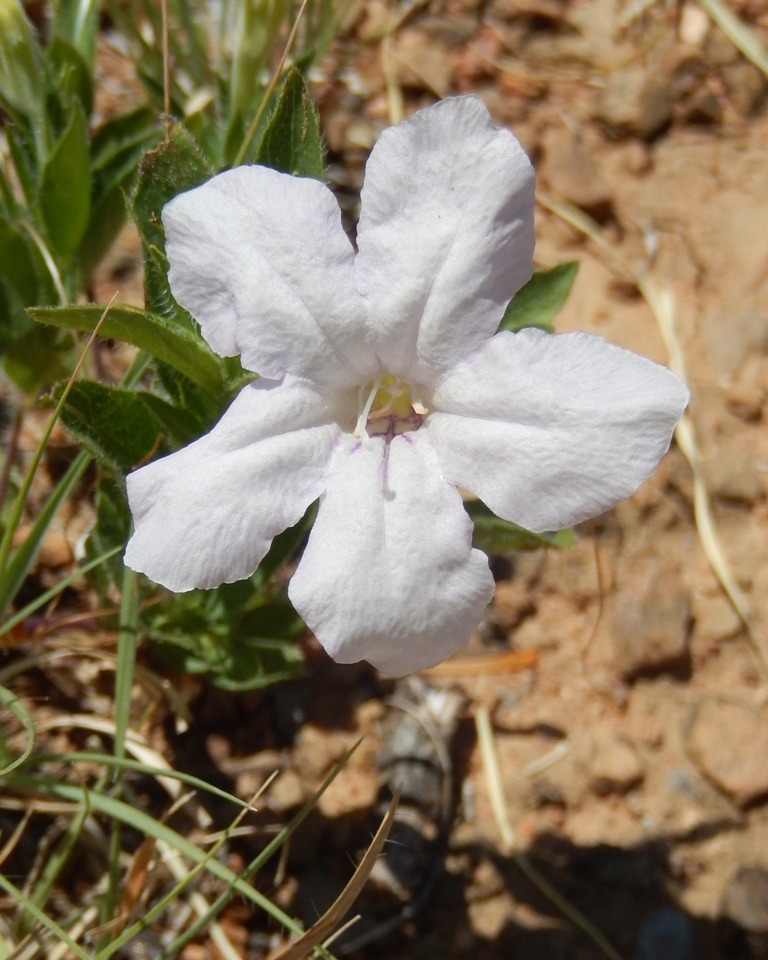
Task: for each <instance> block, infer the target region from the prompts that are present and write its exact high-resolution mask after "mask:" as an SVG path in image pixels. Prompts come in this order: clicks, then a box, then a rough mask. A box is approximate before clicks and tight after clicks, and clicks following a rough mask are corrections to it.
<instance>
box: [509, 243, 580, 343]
mask: <svg viewBox="0 0 768 960" xmlns="http://www.w3.org/2000/svg"><path fill="white" fill-rule="evenodd" d="M578 272H579V263H578V261H577V260H571V261H569V262H568V263H561V264H558V266H556V267H552V269H551V270H542V271H540V272H539V273H534V275H533V276H532V277H531V279H530V280H529V281H528V283H526V285H525V286H524V287H522V288H521V289H520V290H518V291H517V293H516V294H515V296H514V297H513V299H512V301H511V302H510V304H509V306H508V307H507V309H506V310H505V311H504V316H503V318H502V320H501V323H500V324H499V330H512V331H513V332H516V331H517V330H522V329H523V327H538V328H539V329H540V330H546V331H547V333H552V332H553V326H552V321H553V319H554V317H555V314H556V313H557V312H558V310H559V309H560V308H561V307H562V305H563V304H564V303H565V301H566V300H567V299H568V294H569V293H570V292H571V287H572V286H573V281H574V280H575V279H576V274H577V273H578Z"/></svg>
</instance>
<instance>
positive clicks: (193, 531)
mask: <svg viewBox="0 0 768 960" xmlns="http://www.w3.org/2000/svg"><path fill="white" fill-rule="evenodd" d="M338 434H339V428H338V426H337V425H336V424H335V423H334V422H333V419H332V416H331V415H330V412H329V410H328V408H327V405H326V403H325V401H324V400H323V399H322V398H321V397H320V396H319V395H318V394H317V393H315V392H314V391H313V390H312V389H311V388H309V387H308V386H307V385H306V384H304V383H301V382H295V381H294V382H285V383H282V384H276V383H274V382H272V381H266V380H258V381H256V383H253V384H250V385H249V386H247V387H245V389H244V390H242V391H241V392H240V394H239V395H238V396H237V397H236V399H235V401H234V403H233V404H232V405H231V406H230V408H229V410H227V412H226V413H225V414H224V416H223V417H222V419H221V420H220V421H219V423H218V424H217V425H216V426H215V427H214V429H213V430H212V431H211V432H210V433H209V434H207V435H206V436H204V437H201V439H200V440H196V441H195V442H194V443H192V444H190V446H188V447H185V448H184V449H183V450H179V451H178V452H176V453H172V454H171V455H170V456H168V457H163V458H162V459H160V460H155V461H154V462H153V463H150V464H148V465H147V466H146V467H142V468H141V469H140V470H137V471H136V472H135V473H132V474H131V475H130V476H129V477H128V499H129V502H130V506H131V512H132V514H133V519H134V524H135V527H136V532H135V533H134V535H133V537H132V538H131V540H130V541H129V543H128V547H127V549H126V552H125V562H126V564H127V565H128V566H129V567H130V568H131V569H133V570H138V571H139V572H141V573H145V574H146V575H147V576H148V577H149V578H150V579H151V580H154V581H156V582H157V583H162V584H163V585H164V586H166V587H168V588H169V589H171V590H176V591H185V590H192V589H193V588H195V587H215V586H218V585H219V584H220V583H231V582H232V581H234V580H242V579H243V578H245V577H248V576H250V575H251V574H252V573H253V571H254V570H255V569H256V567H257V566H258V565H259V563H260V562H261V560H262V558H263V557H264V555H265V554H266V552H267V550H269V546H270V543H271V542H272V538H273V537H275V536H276V535H277V534H278V533H280V532H281V531H283V530H285V529H286V528H287V527H290V526H291V525H293V524H294V523H297V522H298V521H299V520H300V519H301V517H302V516H303V515H304V511H305V510H306V508H307V507H308V506H309V504H310V503H312V501H313V500H316V499H317V497H318V496H319V495H320V493H321V492H322V489H323V483H322V480H323V474H324V472H325V470H326V468H327V466H328V462H329V459H330V453H331V448H332V446H333V442H334V440H335V438H336V437H337V436H338Z"/></svg>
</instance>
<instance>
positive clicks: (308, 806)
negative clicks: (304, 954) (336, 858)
mask: <svg viewBox="0 0 768 960" xmlns="http://www.w3.org/2000/svg"><path fill="white" fill-rule="evenodd" d="M359 745H360V740H358V741H357V742H356V743H354V744H353V745H352V746H351V747H350V748H349V750H347V752H346V753H345V754H344V756H343V757H342V758H341V759H340V760H339V762H338V763H337V764H336V766H335V767H334V768H333V770H331V772H330V773H329V774H328V776H327V777H326V778H325V780H324V781H323V783H322V784H321V785H320V786H319V787H318V789H317V790H316V791H315V792H314V793H313V794H312V796H311V797H310V798H309V800H307V802H306V803H305V804H304V806H303V807H302V808H301V810H299V812H298V813H297V814H296V816H295V817H294V818H293V819H292V820H291V821H290V823H288V824H286V826H284V827H283V829H282V830H281V831H280V832H279V833H278V834H277V835H276V836H275V837H273V839H272V840H271V841H270V842H269V843H268V844H267V846H266V847H265V848H264V849H263V850H262V851H261V853H260V854H259V855H258V856H257V857H255V858H254V859H253V860H251V862H250V863H249V864H248V866H247V867H246V868H245V870H244V871H243V872H242V874H241V879H242V880H244V881H247V880H250V878H251V877H252V876H253V875H254V874H255V873H256V871H257V870H259V869H260V867H262V866H263V865H264V864H265V863H266V862H267V860H269V858H270V857H271V856H272V855H273V854H274V853H275V852H276V851H277V850H279V848H280V847H281V846H282V845H283V844H284V843H285V841H286V840H287V839H288V837H290V835H291V834H292V833H293V832H294V831H295V830H296V829H297V828H298V826H299V825H300V824H301V822H302V821H303V820H304V819H305V818H306V817H307V816H308V815H309V814H310V813H311V811H312V810H313V809H314V808H315V806H316V804H317V801H318V800H319V799H320V797H321V796H322V794H323V793H324V792H325V791H326V790H327V789H328V787H329V786H330V785H331V783H332V782H333V781H334V779H335V778H336V776H337V775H338V773H339V772H340V771H341V770H342V768H343V767H344V766H345V765H346V762H347V760H349V758H350V757H351V756H352V754H353V753H354V752H355V750H357V748H358V746H359ZM233 895H234V890H233V889H232V887H231V886H230V887H229V888H228V889H226V890H225V891H224V892H223V893H220V894H219V896H218V897H217V898H216V899H215V900H214V902H213V903H212V904H211V907H210V909H209V910H208V911H207V912H206V913H205V914H203V916H201V917H198V918H197V920H195V921H194V923H192V924H191V925H190V926H189V927H188V928H187V929H186V930H185V931H184V933H182V934H180V935H179V936H178V937H177V938H176V939H175V940H174V941H172V943H170V944H168V946H167V947H164V948H163V950H162V951H161V952H160V953H159V954H158V955H157V957H156V958H155V960H167V958H169V957H172V956H174V955H175V954H176V953H178V952H179V950H181V949H183V947H185V946H186V944H187V943H189V941H190V940H192V939H193V937H196V936H197V934H198V933H200V931H201V930H203V929H204V928H205V927H206V925H207V924H209V923H210V922H211V921H212V920H215V919H216V917H217V916H218V914H219V913H221V911H222V910H223V909H224V907H225V906H226V905H227V904H228V903H229V901H230V900H231V899H232V896H233ZM316 950H317V952H318V953H319V954H320V955H321V956H322V957H324V958H326V960H333V955H332V954H331V953H330V952H329V951H328V950H326V949H324V948H323V947H317V948H316Z"/></svg>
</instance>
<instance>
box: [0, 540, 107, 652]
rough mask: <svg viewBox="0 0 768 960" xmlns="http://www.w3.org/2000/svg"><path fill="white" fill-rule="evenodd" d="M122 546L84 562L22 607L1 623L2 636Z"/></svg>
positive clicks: (0, 633) (0, 632)
mask: <svg viewBox="0 0 768 960" xmlns="http://www.w3.org/2000/svg"><path fill="white" fill-rule="evenodd" d="M122 549H123V548H122V547H114V548H113V549H112V550H107V552H106V553H102V554H101V556H98V557H95V558H94V559H93V560H89V561H88V563H86V564H84V565H83V566H82V567H78V568H77V570H75V571H74V572H73V573H70V574H69V576H67V577H64V579H63V580H60V581H59V582H58V583H57V584H56V586H55V587H51V589H50V590H46V591H45V593H41V594H40V596H39V597H36V598H35V599H34V600H32V601H31V602H30V603H28V604H27V605H26V607H22V608H21V610H19V611H18V613H14V615H13V616H12V617H11V618H10V619H9V620H6V621H5V623H2V624H0V637H2V636H3V635H4V634H6V633H8V631H9V630H13V628H14V627H16V626H18V625H19V624H20V623H22V622H23V621H24V620H26V619H27V617H31V616H32V614H33V613H35V611H37V610H39V609H40V607H44V606H45V605H46V603H49V602H50V601H51V600H53V598H54V597H56V596H58V595H59V594H60V593H61V592H62V591H63V590H66V589H67V587H68V586H69V585H70V584H72V583H74V582H75V580H78V579H79V578H80V577H82V576H83V575H84V574H86V573H88V572H89V571H91V570H93V569H94V568H95V567H98V566H99V565H100V564H102V563H106V562H107V560H111V559H112V557H114V556H115V554H116V553H120V551H121V550H122Z"/></svg>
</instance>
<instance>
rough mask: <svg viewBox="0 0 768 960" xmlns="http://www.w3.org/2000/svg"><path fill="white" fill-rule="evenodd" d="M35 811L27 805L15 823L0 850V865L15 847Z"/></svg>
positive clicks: (0, 865)
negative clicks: (22, 814) (13, 828)
mask: <svg viewBox="0 0 768 960" xmlns="http://www.w3.org/2000/svg"><path fill="white" fill-rule="evenodd" d="M34 812H35V810H34V807H27V810H26V812H25V814H24V816H23V817H22V818H21V820H19V822H18V823H17V824H16V829H15V830H14V831H13V833H12V834H11V835H10V837H8V839H7V840H6V841H5V843H4V844H3V849H2V850H0V867H2V865H3V864H4V863H5V861H6V860H7V859H8V857H10V855H11V854H12V853H13V851H14V849H15V848H16V844H17V843H18V842H19V840H21V837H22V834H23V833H24V831H25V830H26V829H27V824H28V823H29V820H30V817H31V816H32V814H33V813H34Z"/></svg>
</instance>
